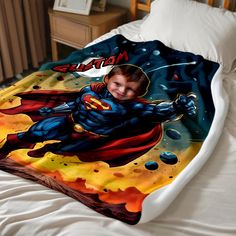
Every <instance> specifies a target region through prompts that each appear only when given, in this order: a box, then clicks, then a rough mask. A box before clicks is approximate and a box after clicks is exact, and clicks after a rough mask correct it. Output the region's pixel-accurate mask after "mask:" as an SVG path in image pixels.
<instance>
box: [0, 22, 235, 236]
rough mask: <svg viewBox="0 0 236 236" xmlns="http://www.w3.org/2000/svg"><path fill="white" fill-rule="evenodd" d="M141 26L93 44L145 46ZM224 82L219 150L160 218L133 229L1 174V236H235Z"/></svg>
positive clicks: (228, 88)
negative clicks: (116, 41) (119, 39)
mask: <svg viewBox="0 0 236 236" xmlns="http://www.w3.org/2000/svg"><path fill="white" fill-rule="evenodd" d="M141 23H142V21H135V22H132V23H129V24H126V25H124V26H121V27H119V28H117V29H115V30H113V31H111V32H110V33H108V34H106V35H104V36H102V37H100V38H99V39H97V40H95V41H94V42H93V44H94V43H97V42H100V41H102V40H104V39H108V38H110V37H112V36H114V35H116V34H118V33H119V34H123V35H124V36H125V37H126V38H128V39H130V40H133V41H142V38H141V37H140V35H139V34H138V32H139V26H140V24H141ZM90 45H91V44H90ZM88 46H89V45H88ZM223 76H224V88H225V93H226V94H225V96H228V97H229V101H230V103H229V109H228V114H227V117H226V120H225V124H224V127H223V130H222V134H221V137H220V139H219V141H218V143H217V146H216V148H215V149H214V151H213V153H212V154H211V157H210V158H209V160H208V161H207V163H206V164H205V165H204V166H203V167H202V168H201V170H200V171H199V172H198V174H197V175H196V176H194V178H193V179H192V180H191V181H190V182H189V183H188V184H187V185H186V186H185V188H184V189H183V190H182V191H181V192H180V193H179V195H178V197H177V198H176V199H175V200H174V201H173V202H172V203H171V205H170V206H169V207H168V208H167V209H166V210H165V211H164V213H162V214H161V215H160V216H159V217H157V218H155V219H154V220H152V221H150V222H147V223H144V224H139V225H135V226H130V225H127V224H125V223H123V222H120V221H118V220H115V219H111V218H108V217H105V216H103V215H101V214H99V213H96V212H94V211H93V210H91V209H89V208H88V207H86V206H85V205H83V204H81V203H79V202H78V201H75V200H73V199H71V198H70V197H68V196H65V195H64V194H62V193H59V192H56V191H53V190H51V189H48V188H46V187H43V186H42V185H39V184H36V183H33V182H31V181H28V180H25V179H22V178H19V177H16V176H14V175H11V174H8V173H6V172H3V171H0V186H1V192H0V229H1V230H0V235H25V234H29V232H30V234H32V235H101V236H104V235H109V236H111V235H144V236H145V235H147V236H148V235H163V236H165V235H166V236H169V235H175V236H178V235H214V236H216V235H235V234H236V225H235V222H236V187H235V184H234V183H235V180H236V172H235V170H234V169H235V168H234V164H235V156H236V145H235V144H236V129H235V127H236V121H235V117H236V108H235V105H234V104H235V102H236V95H235V94H236V80H235V78H236V73H235V72H232V73H230V74H229V73H228V74H223ZM149 210H150V211H152V209H149Z"/></svg>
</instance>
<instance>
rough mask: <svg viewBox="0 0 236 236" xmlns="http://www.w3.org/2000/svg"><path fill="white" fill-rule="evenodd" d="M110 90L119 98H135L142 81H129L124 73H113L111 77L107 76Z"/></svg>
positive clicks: (123, 99) (106, 80)
mask: <svg viewBox="0 0 236 236" xmlns="http://www.w3.org/2000/svg"><path fill="white" fill-rule="evenodd" d="M105 82H106V84H107V89H108V91H109V92H110V93H111V94H112V96H113V97H114V98H116V99H118V100H121V101H125V100H132V99H135V98H136V97H137V96H138V94H139V90H140V86H141V83H140V82H139V81H127V78H126V77H125V76H124V75H120V74H117V75H113V76H112V77H111V78H110V79H108V78H107V77H106V78H105Z"/></svg>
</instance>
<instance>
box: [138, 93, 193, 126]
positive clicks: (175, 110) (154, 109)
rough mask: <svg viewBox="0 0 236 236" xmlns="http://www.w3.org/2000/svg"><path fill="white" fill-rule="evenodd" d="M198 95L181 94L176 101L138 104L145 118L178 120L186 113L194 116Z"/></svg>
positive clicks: (156, 120) (161, 120)
mask: <svg viewBox="0 0 236 236" xmlns="http://www.w3.org/2000/svg"><path fill="white" fill-rule="evenodd" d="M195 99H196V96H195V95H194V94H190V95H180V96H179V97H178V98H177V99H176V100H175V101H170V102H161V103H159V104H141V103H139V104H136V109H139V110H140V114H141V116H142V117H143V118H147V119H148V120H150V121H153V122H164V121H170V120H176V119H178V118H179V117H181V116H182V115H184V114H187V115H189V116H193V115H195V114H196V106H195Z"/></svg>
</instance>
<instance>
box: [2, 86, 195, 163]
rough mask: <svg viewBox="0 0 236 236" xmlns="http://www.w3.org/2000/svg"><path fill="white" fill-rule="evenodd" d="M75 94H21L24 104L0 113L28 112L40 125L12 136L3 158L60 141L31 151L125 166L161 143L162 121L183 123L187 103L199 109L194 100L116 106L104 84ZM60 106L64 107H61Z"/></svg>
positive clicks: (141, 102)
mask: <svg viewBox="0 0 236 236" xmlns="http://www.w3.org/2000/svg"><path fill="white" fill-rule="evenodd" d="M40 94H41V99H39V97H40V96H39V95H40ZM70 95H71V96H70ZM70 95H69V93H64V94H63V93H60V92H53V91H46V92H45V91H44V92H43V91H42V93H41V92H40V91H39V92H37V94H36V93H35V92H26V93H22V94H19V96H20V97H21V98H22V105H21V106H19V107H17V108H14V109H8V110H4V111H3V110H1V112H4V113H6V114H16V113H17V112H18V113H25V114H28V115H29V116H30V117H31V118H32V119H33V120H38V121H37V122H36V123H35V124H34V125H32V126H31V127H30V128H29V130H28V131H26V132H21V133H18V134H10V135H8V137H7V141H6V143H5V144H4V145H3V147H2V149H1V156H2V157H4V155H5V156H6V155H7V154H8V153H9V152H10V151H12V150H15V149H19V148H33V147H34V145H35V144H36V143H37V142H43V141H46V140H57V141H59V142H55V143H51V144H46V145H45V146H44V147H42V148H40V149H38V150H32V151H29V152H28V155H29V156H31V157H42V156H44V154H45V153H46V152H52V153H55V154H63V155H77V156H78V157H79V159H80V160H81V161H84V162H91V161H104V162H106V163H108V164H109V165H110V166H120V165H124V164H126V163H129V162H130V161H132V160H134V159H136V158H137V157H139V156H141V155H142V154H144V153H146V152H147V151H148V150H150V149H151V148H152V147H153V146H155V145H156V144H157V143H158V142H159V141H160V139H161V137H162V127H161V124H162V122H164V121H168V120H173V119H176V118H178V116H180V115H182V114H183V112H184V108H185V105H186V104H187V105H188V106H189V104H190V107H191V110H189V111H191V112H192V111H193V109H192V107H194V106H193V97H191V96H182V97H179V98H178V99H177V100H176V101H174V102H162V103H159V104H150V103H148V102H147V101H145V100H144V99H135V100H134V101H126V102H121V101H117V100H116V99H115V98H114V97H113V96H112V95H111V94H110V92H109V91H108V90H107V87H106V84H105V83H95V84H91V85H89V86H86V87H84V88H83V89H81V90H80V91H79V92H76V93H71V94H70ZM50 96H51V99H50ZM36 97H37V100H40V102H39V103H38V104H39V105H37V106H36V107H35V108H36V109H34V110H32V106H31V105H30V104H33V103H32V101H33V100H35V98H36ZM59 97H60V99H58V98H59ZM68 100H69V101H68ZM59 101H60V102H59ZM56 103H59V104H60V103H62V104H60V105H59V106H57V104H56ZM45 106H47V107H45ZM194 108H195V107H194ZM45 116H46V117H45ZM13 148H14V149H13Z"/></svg>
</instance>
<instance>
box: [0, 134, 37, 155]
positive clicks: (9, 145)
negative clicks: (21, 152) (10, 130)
mask: <svg viewBox="0 0 236 236" xmlns="http://www.w3.org/2000/svg"><path fill="white" fill-rule="evenodd" d="M34 146H35V144H34V143H30V142H27V141H25V140H23V139H20V138H19V135H18V134H9V135H8V136H7V141H6V142H5V144H4V145H3V147H2V148H0V159H3V158H5V157H7V155H8V154H9V153H10V152H11V151H14V150H17V149H22V148H30V149H32V148H33V147H34Z"/></svg>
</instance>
